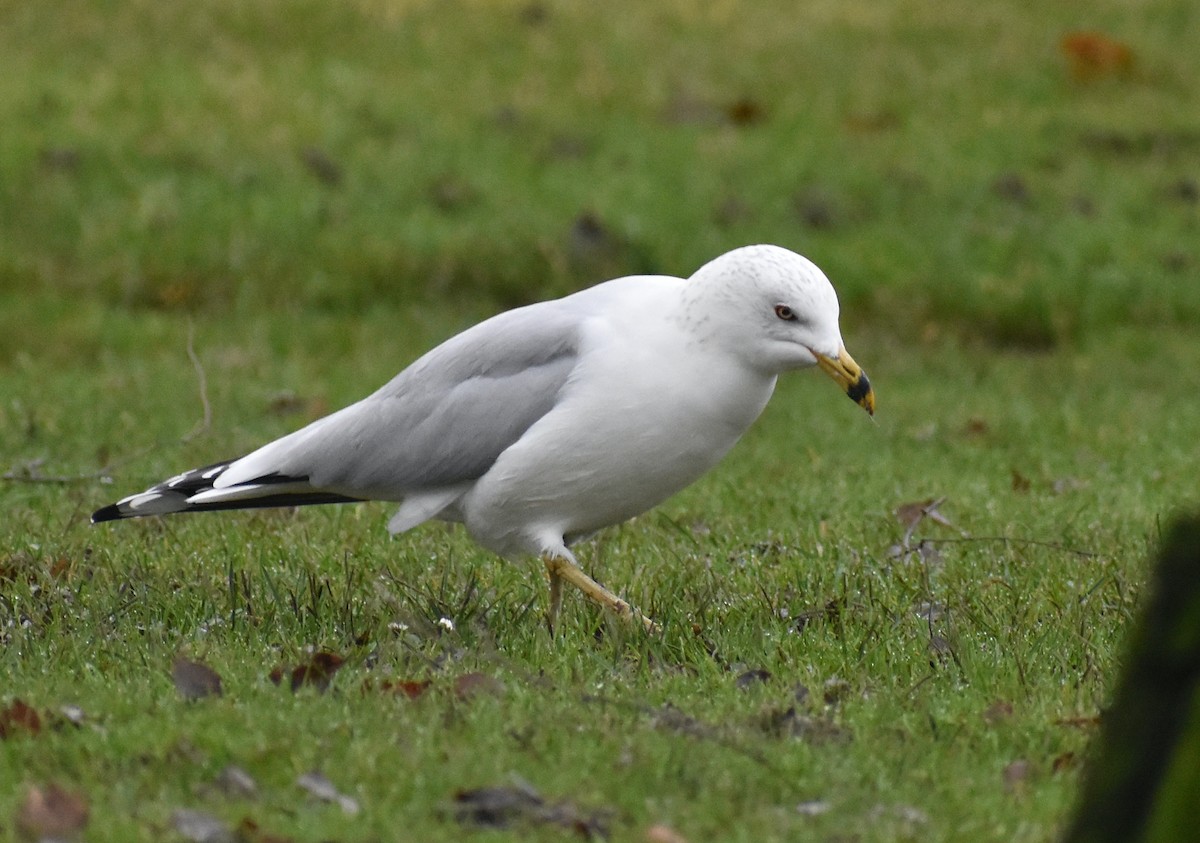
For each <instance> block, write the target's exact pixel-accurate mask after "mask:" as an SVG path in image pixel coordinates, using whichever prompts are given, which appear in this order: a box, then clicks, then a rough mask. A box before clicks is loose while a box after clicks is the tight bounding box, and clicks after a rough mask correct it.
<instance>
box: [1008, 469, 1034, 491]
mask: <svg viewBox="0 0 1200 843" xmlns="http://www.w3.org/2000/svg"><path fill="white" fill-rule="evenodd" d="M1032 486H1033V483H1032V482H1031V481H1030V480H1029V478H1028V477H1026V476H1025V475H1024V474H1022V473H1021V472H1019V471H1017V470H1016V469H1015V468H1014V469H1013V470H1012V490H1013V491H1014V492H1016V493H1017V494H1018V495H1023V494H1026V493H1027V492H1028V491H1029V490H1030V488H1031V487H1032Z"/></svg>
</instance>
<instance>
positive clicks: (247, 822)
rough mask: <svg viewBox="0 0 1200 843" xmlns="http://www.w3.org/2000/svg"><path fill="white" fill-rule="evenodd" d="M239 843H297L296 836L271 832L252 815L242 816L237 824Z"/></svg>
mask: <svg viewBox="0 0 1200 843" xmlns="http://www.w3.org/2000/svg"><path fill="white" fill-rule="evenodd" d="M237 843H295V838H292V837H281V836H280V835H278V834H270V833H268V832H266V831H263V830H262V829H261V828H259V826H258V823H256V822H255V821H254V820H252V819H250V817H242V821H241V822H240V823H238V825H237Z"/></svg>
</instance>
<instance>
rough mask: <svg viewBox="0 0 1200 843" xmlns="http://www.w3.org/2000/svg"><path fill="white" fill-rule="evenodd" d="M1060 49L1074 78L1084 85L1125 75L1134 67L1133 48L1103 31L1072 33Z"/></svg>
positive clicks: (1064, 38)
mask: <svg viewBox="0 0 1200 843" xmlns="http://www.w3.org/2000/svg"><path fill="white" fill-rule="evenodd" d="M1058 46H1059V48H1060V49H1061V50H1062V52H1063V55H1064V56H1066V58H1067V63H1068V65H1069V66H1070V68H1071V75H1072V76H1074V77H1075V79H1077V80H1078V81H1081V82H1086V81H1088V80H1091V79H1098V78H1100V77H1102V76H1117V75H1123V74H1126V73H1128V72H1129V71H1130V70H1131V69H1132V68H1133V50H1132V49H1131V48H1130V47H1129V45H1128V44H1125V43H1122V42H1121V41H1118V40H1116V39H1115V38H1111V37H1109V36H1108V35H1105V34H1104V33H1102V32H1069V33H1067V34H1066V35H1064V36H1063V37H1062V40H1061V41H1059V42H1058Z"/></svg>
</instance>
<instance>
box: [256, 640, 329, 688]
mask: <svg viewBox="0 0 1200 843" xmlns="http://www.w3.org/2000/svg"><path fill="white" fill-rule="evenodd" d="M345 663H346V660H345V659H343V658H342V657H341V656H339V655H338V654H337V653H330V652H328V651H326V650H321V651H319V652H316V653H313V655H312V658H311V659H309V660H308V661H307V662H302V663H300V664H298V665H296V666H295V667H293V668H291V669H289V668H287V667H284V666H282V665H280V666H279V667H277V668H275V669H274V670H272V671H271V673H270V674H269V678H270V680H271V681H272V682H274V683H275V684H276V685H278V684H280V683H281V682H282V681H283V677H284V674H285V673H286V674H287V675H288V677H289V679H288V684H289V686H290V687H291V689H292V690H293V691H298V690H300V689H301V688H303V687H304V686H305V685H309V686H312V687H313V688H316V689H317V690H318V691H319V692H321V693H325V691H327V690H329V683H330V682H331V681H332V680H333V675H334V674H335V673H337V672H338V671H339V670H341V668H342V665H343V664H345Z"/></svg>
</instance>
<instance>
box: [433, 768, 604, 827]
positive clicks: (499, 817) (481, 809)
mask: <svg viewBox="0 0 1200 843" xmlns="http://www.w3.org/2000/svg"><path fill="white" fill-rule="evenodd" d="M450 812H451V814H452V816H453V817H454V819H455V820H456V821H457V822H458V823H460V824H461V825H466V826H472V827H475V828H490V829H505V828H510V827H512V826H514V825H518V824H524V823H528V824H530V825H555V826H559V827H560V828H566V829H570V830H571V831H574V832H575V833H576V834H578V835H579V836H580V837H583V838H585V839H587V840H605V839H607V838H608V835H609V824H610V816H611V814H612V812H611V811H609V810H598V811H590V812H584V811H581V810H580V809H579V808H577V807H576V806H575V805H574V804H572V803H571V802H568V801H561V802H555V803H550V802H547V801H546V800H545V799H543V798H542V796H541V794H540V793H538V792H537V790H535V789H534V787H533V785H531V784H529V783H528V782H524V781H517V782H516V784H515V785H511V786H503V787H481V788H476V789H474V790H460V791H458V792H457V793H455V794H454V801H453V805H452V806H451V809H450Z"/></svg>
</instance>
